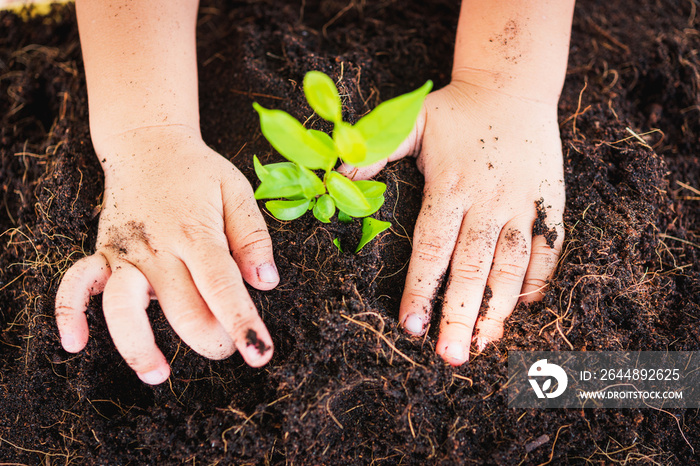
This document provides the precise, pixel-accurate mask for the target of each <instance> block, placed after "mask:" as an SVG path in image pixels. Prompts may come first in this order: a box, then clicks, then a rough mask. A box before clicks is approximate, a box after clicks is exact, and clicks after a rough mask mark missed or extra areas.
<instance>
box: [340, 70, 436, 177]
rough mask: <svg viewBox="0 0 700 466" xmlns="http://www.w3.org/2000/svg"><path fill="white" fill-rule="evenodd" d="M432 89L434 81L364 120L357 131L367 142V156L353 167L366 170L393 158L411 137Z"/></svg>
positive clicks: (389, 102)
mask: <svg viewBox="0 0 700 466" xmlns="http://www.w3.org/2000/svg"><path fill="white" fill-rule="evenodd" d="M432 87H433V83H432V81H428V82H426V83H425V84H424V85H423V86H422V87H420V88H418V89H416V90H415V91H413V92H409V93H408V94H404V95H400V96H398V97H395V98H393V99H391V100H387V101H386V102H383V103H381V104H379V105H378V106H377V108H375V109H374V110H372V111H371V112H369V113H368V114H367V115H365V116H364V117H362V118H361V119H360V121H358V122H357V124H356V125H355V128H357V129H358V130H359V132H360V133H361V134H362V136H363V137H364V139H365V143H366V145H367V156H366V158H365V160H363V161H361V162H355V163H354V164H353V165H355V166H356V167H365V166H367V165H372V164H373V163H375V162H378V161H380V160H382V159H385V158H387V157H389V156H390V155H391V154H392V153H393V152H394V151H395V150H396V149H397V148H398V147H399V145H401V143H402V142H403V141H404V140H405V139H406V138H407V137H408V135H409V134H411V130H413V127H414V125H415V124H416V118H418V114H419V113H420V111H421V108H422V107H423V100H424V99H425V96H426V95H428V92H430V90H431V89H432Z"/></svg>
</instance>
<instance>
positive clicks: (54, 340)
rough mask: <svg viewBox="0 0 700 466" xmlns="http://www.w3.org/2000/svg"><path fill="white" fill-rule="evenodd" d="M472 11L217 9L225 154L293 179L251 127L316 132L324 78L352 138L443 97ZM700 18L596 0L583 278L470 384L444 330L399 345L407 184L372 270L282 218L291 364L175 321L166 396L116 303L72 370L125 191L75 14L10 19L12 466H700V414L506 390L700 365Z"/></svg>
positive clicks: (206, 57)
mask: <svg viewBox="0 0 700 466" xmlns="http://www.w3.org/2000/svg"><path fill="white" fill-rule="evenodd" d="M234 3H235V5H234ZM457 4H458V2H452V1H449V2H448V1H431V2H409V3H407V2H392V1H389V2H351V3H349V4H348V3H347V2H338V1H334V0H324V1H320V2H319V1H312V0H306V1H290V2H288V1H279V0H262V1H252V0H250V1H247V2H246V1H243V2H223V1H220V2H215V1H214V2H203V5H202V6H201V8H200V18H199V23H198V28H199V42H198V44H199V63H200V79H201V86H200V87H201V91H200V93H201V106H202V108H201V112H202V129H203V132H204V137H205V139H206V141H207V142H208V143H209V144H210V145H211V146H212V147H213V148H214V149H216V150H217V151H219V152H220V153H221V154H223V155H224V156H225V157H227V158H229V159H230V160H232V161H233V162H234V163H235V164H236V165H237V166H238V167H239V168H240V169H241V170H242V171H243V172H244V173H245V175H246V176H247V177H248V178H249V179H250V180H251V181H253V182H255V178H254V173H253V170H252V162H251V161H252V156H253V154H258V155H259V156H260V158H261V160H262V161H263V163H265V162H269V161H273V160H275V161H276V160H278V159H277V157H278V156H276V155H274V154H273V152H272V150H271V148H270V147H269V145H268V144H267V143H266V142H265V140H264V139H263V138H262V137H261V135H260V133H259V129H258V119H257V116H256V115H255V112H254V111H253V110H252V107H251V104H252V102H253V101H254V100H255V101H258V102H260V103H261V104H263V105H265V106H268V107H277V108H282V109H285V110H287V111H289V112H291V113H292V114H293V115H295V116H297V117H299V118H303V119H304V120H305V119H306V118H308V117H309V116H310V115H311V114H312V112H311V111H310V109H309V108H308V107H307V106H306V105H305V104H304V101H303V96H302V92H301V90H300V83H301V80H302V78H303V75H304V73H305V72H306V71H309V70H312V69H316V70H322V71H325V72H327V73H329V74H330V75H331V76H332V77H333V78H334V79H337V78H339V77H341V76H342V78H343V79H342V81H341V83H342V84H343V86H344V88H343V89H342V92H341V93H342V94H343V95H344V96H346V97H345V98H344V99H345V100H344V113H345V116H346V118H348V119H350V120H354V119H357V118H358V117H359V116H361V115H362V114H364V113H365V112H367V111H368V110H369V109H370V108H372V107H374V106H375V105H376V104H377V103H378V102H380V101H383V100H386V99H388V98H390V97H392V96H395V95H398V94H399V93H403V92H406V91H409V90H411V89H414V88H416V87H418V86H419V85H421V84H422V83H423V82H425V81H426V80H427V79H432V80H434V81H435V83H436V87H437V88H439V87H440V86H442V85H444V84H446V83H447V82H448V80H449V74H450V68H451V54H452V46H453V41H454V33H455V27H456V19H457V13H458V11H457V9H458V6H457ZM697 10H698V5H697V2H695V1H685V2H672V1H665V0H641V1H640V2H636V3H635V4H634V6H633V7H632V8H630V4H629V2H623V1H622V0H606V1H593V0H581V1H580V2H578V5H577V7H576V19H575V24H574V30H573V38H572V44H571V54H570V62H569V71H568V77H567V82H566V86H565V88H564V93H563V97H562V99H561V103H560V114H559V115H560V123H561V132H562V142H563V148H564V156H565V172H566V183H567V205H566V207H567V210H566V214H565V230H566V242H565V244H564V250H563V254H562V260H561V263H560V265H559V268H558V271H557V274H556V276H555V277H554V279H553V280H552V286H551V287H550V288H549V290H548V291H547V295H546V298H545V299H544V301H542V302H541V303H538V304H535V305H532V306H529V307H520V308H518V309H517V310H516V311H515V312H514V314H513V315H512V317H511V318H510V319H509V320H508V322H507V325H506V332H505V337H504V338H503V339H502V340H501V341H500V342H498V343H497V344H495V345H489V346H488V347H487V348H486V350H485V351H484V352H483V353H481V354H479V355H473V356H472V361H471V362H470V363H469V364H467V365H464V366H462V367H459V368H452V367H450V366H448V365H446V364H445V363H443V362H442V361H441V360H440V359H439V358H438V357H437V356H436V355H435V354H434V344H435V341H436V340H435V336H436V335H435V333H434V330H433V331H431V332H430V333H429V335H428V337H426V338H421V339H414V338H410V337H408V336H407V335H405V334H404V333H402V332H401V331H400V330H399V329H398V323H397V315H398V303H399V299H400V296H401V291H402V286H403V281H404V278H405V274H406V268H407V262H408V260H409V257H410V251H411V242H410V240H409V238H410V237H411V236H412V233H413V223H414V221H415V218H416V215H417V212H418V210H419V208H420V197H421V190H422V177H421V175H420V173H419V172H418V171H417V169H416V167H415V162H414V161H413V160H404V161H401V162H397V163H392V164H390V166H389V167H388V168H387V169H386V170H384V171H383V172H382V174H381V175H380V176H379V177H378V179H380V180H381V181H384V182H386V183H387V185H388V186H389V188H388V194H387V202H386V204H385V205H384V207H383V208H382V209H381V210H380V211H379V213H378V218H380V219H382V220H390V221H391V222H392V223H393V227H392V229H391V230H390V231H388V232H386V233H384V234H383V235H382V236H381V239H380V240H379V241H374V242H372V243H371V244H370V245H369V246H368V247H366V248H365V249H364V250H363V251H362V252H361V253H360V254H358V255H352V254H347V253H346V254H340V253H339V252H338V251H337V249H336V248H335V247H334V246H333V245H332V240H333V238H336V237H339V238H340V239H341V242H342V244H343V245H347V247H345V249H346V250H351V249H352V247H353V246H354V244H355V243H356V241H357V240H358V238H359V231H358V226H357V225H355V226H354V227H352V228H348V227H346V226H344V225H340V224H338V223H335V222H334V223H331V224H329V225H321V224H319V223H317V222H316V221H315V220H314V219H313V218H312V216H310V215H306V216H305V217H304V218H302V219H301V220H299V221H297V222H296V223H293V224H289V223H280V222H278V221H276V220H274V219H272V218H271V217H270V216H269V215H266V218H267V220H268V226H269V228H270V231H271V235H272V238H273V241H274V242H275V254H276V261H277V266H278V268H279V270H280V271H281V274H282V282H281V283H280V285H279V286H278V287H277V289H275V290H273V291H268V292H259V291H256V290H252V289H251V290H250V292H251V295H252V296H253V299H254V300H255V303H256V304H257V306H258V309H259V310H260V313H261V315H262V317H263V319H264V321H265V322H266V324H267V325H268V327H269V329H270V331H271V334H272V335H273V339H274V344H275V348H276V351H275V356H274V358H273V360H272V362H271V363H270V364H268V365H266V366H265V367H263V368H260V369H252V368H250V367H247V366H246V365H245V364H244V363H243V360H242V359H241V358H240V356H238V355H234V356H232V357H230V358H228V359H227V360H224V361H210V360H207V359H204V358H202V357H200V356H199V355H197V354H195V353H194V352H192V351H191V350H189V349H188V348H187V347H186V346H185V345H184V344H181V343H180V340H179V339H178V338H177V336H176V335H174V334H173V332H172V331H171V330H170V327H169V325H168V324H167V322H166V321H165V320H164V318H163V317H162V315H161V313H160V310H159V308H158V306H157V305H156V304H154V305H153V306H151V309H150V310H149V313H150V318H151V320H152V322H153V327H154V329H155V333H156V338H157V341H158V343H159V345H160V347H161V348H162V349H163V351H164V353H165V355H166V357H167V358H168V360H170V361H172V368H173V373H172V377H171V378H170V380H169V381H168V382H167V383H164V384H162V385H160V386H158V387H150V386H147V385H144V384H142V383H141V382H140V381H139V380H138V379H137V377H136V376H135V375H134V374H133V372H132V371H131V370H130V369H129V368H128V367H127V366H126V364H125V363H124V362H123V361H122V359H121V358H120V357H119V355H118V354H117V352H116V350H115V348H114V346H113V344H112V342H111V339H110V338H109V335H108V332H107V329H106V326H105V323H104V318H103V316H102V312H101V304H100V298H99V297H96V298H93V300H92V301H91V302H90V306H89V311H88V318H89V323H90V331H91V338H90V342H89V344H88V346H87V348H86V349H85V350H84V351H83V352H81V353H79V354H78V355H71V354H68V353H66V352H64V351H63V350H62V349H61V347H60V344H59V339H58V332H57V330H56V327H55V322H54V318H53V313H54V307H53V299H54V294H55V291H56V287H57V285H58V283H59V280H60V278H61V275H62V273H63V272H64V271H65V270H66V269H67V268H68V267H69V266H70V265H71V264H72V263H73V262H74V261H75V260H77V259H78V258H80V257H82V256H83V255H84V254H85V253H89V252H90V251H91V248H93V247H94V241H95V236H96V229H97V219H98V217H97V214H98V212H99V206H100V204H101V200H102V197H101V196H102V187H103V184H102V175H101V171H100V167H99V163H98V161H97V160H96V158H95V155H94V152H93V150H92V145H91V142H90V136H89V131H88V114H87V102H86V91H85V82H84V75H83V69H82V60H81V55H80V45H79V42H78V35H77V29H76V22H75V14H74V11H73V9H72V7H62V8H58V9H56V10H55V11H54V13H53V14H51V15H50V16H49V17H48V18H35V19H31V20H29V21H27V22H24V21H23V20H21V19H20V18H18V17H17V16H14V15H13V14H10V13H0V118H1V125H0V186H1V191H0V240H1V241H0V331H1V333H0V460H2V462H6V463H19V464H47V465H48V464H134V465H135V464H179V463H188V464H308V465H316V464H460V465H461V464H472V463H483V464H519V463H521V462H523V461H524V462H525V463H528V464H539V463H543V462H547V461H551V463H552V464H561V463H582V462H592V463H596V464H611V463H618V462H620V463H623V462H627V461H630V462H631V461H635V462H641V463H643V464H697V459H696V458H697V457H696V456H695V452H698V451H700V441H698V439H699V438H700V419H699V415H698V411H697V410H690V409H689V410H675V411H668V412H667V411H664V412H662V411H657V410H652V409H621V410H614V409H607V410H606V409H587V410H565V409H554V410H533V409H509V408H508V407H507V372H506V371H507V365H506V360H507V353H508V351H510V350H562V351H568V350H572V349H574V350H587V351H593V350H622V349H629V350H640V349H644V350H698V349H700V325H699V324H698V319H699V317H700V257H699V255H700V209H699V208H698V206H699V205H700V204H699V202H700V201H699V198H700V194H698V191H697V189H698V188H700V161H699V160H698V155H697V150H698V149H697V148H698V147H699V145H700V114H699V112H698V109H700V87H699V86H700V57H699V56H698V50H699V49H700V33H698V30H700V29H699V28H698V26H699V22H700V20H699V19H698V16H700V15H699V14H698V11H697ZM525 117H526V116H525ZM309 124H310V125H311V126H312V127H316V128H321V129H324V126H323V124H322V122H320V121H318V120H317V119H316V118H315V117H314V118H313V119H312V120H311V121H309ZM326 129H327V128H326ZM533 201H534V200H533ZM545 206H546V200H545ZM438 302H439V299H438ZM435 327H436V326H435V321H433V329H434V328H435Z"/></svg>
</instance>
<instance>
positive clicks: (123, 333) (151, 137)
mask: <svg viewBox="0 0 700 466" xmlns="http://www.w3.org/2000/svg"><path fill="white" fill-rule="evenodd" d="M98 156H99V157H100V159H101V160H102V163H103V168H104V171H105V197H104V203H103V210H102V213H101V217H100V225H99V234H98V239H97V250H96V252H95V254H94V255H92V256H89V257H86V258H84V259H82V260H80V261H78V262H77V263H76V264H75V265H74V266H73V267H72V268H71V269H70V270H69V271H68V272H67V273H66V275H65V277H64V278H63V281H62V282H61V285H60V286H59V289H58V293H57V296H56V320H57V323H58V328H59V331H60V334H61V341H62V344H63V347H64V348H65V349H66V350H67V351H70V352H78V351H80V350H82V349H83V348H84V347H85V345H86V343H87V340H88V326H87V320H86V318H85V309H86V306H87V301H88V299H89V296H90V295H94V294H97V293H100V292H102V291H103V290H104V296H103V299H102V302H103V308H104V313H105V320H106V321H107V326H108V328H109V332H110V334H111V336H112V339H113V340H114V344H115V345H116V347H117V350H118V351H119V352H120V354H121V355H122V356H123V357H124V359H125V360H126V362H127V363H128V364H129V366H131V368H132V369H133V370H134V371H136V373H137V374H138V376H139V377H140V378H141V379H142V380H143V381H144V382H146V383H149V384H159V383H161V382H163V381H164V380H166V379H167V378H168V376H169V373H170V368H169V366H168V363H167V361H166V360H165V357H164V356H163V354H162V353H161V352H160V350H159V349H158V347H157V346H156V344H155V341H154V338H153V333H152V331H151V328H150V324H149V321H148V317H147V315H146V311H145V309H146V307H147V306H148V303H149V300H150V299H151V298H153V297H157V299H158V301H159V303H160V305H161V307H162V309H163V312H164V313H165V316H166V317H167V319H168V321H169V322H170V324H171V325H172V327H173V329H174V330H175V332H177V334H178V335H179V336H180V337H181V338H182V339H183V341H184V342H185V343H187V344H188V345H189V346H190V347H191V348H192V349H194V350H195V351H197V352H198V353H200V354H202V355H204V356H206V357H208V358H212V359H222V358H226V357H227V356H229V355H231V354H232V353H233V352H234V351H235V350H236V349H238V350H239V351H240V352H241V355H242V356H243V358H244V359H245V361H246V362H247V363H248V364H250V365H251V366H261V365H263V364H265V363H267V362H268V361H269V360H270V358H271V356H272V340H271V339H270V335H269V333H268V331H267V329H266V328H265V325H264V324H263V322H262V320H261V319H260V317H259V316H258V314H257V312H256V309H255V306H254V305H253V302H252V301H251V299H250V297H249V295H248V292H247V291H246V288H245V286H244V284H243V280H245V281H246V282H248V283H249V284H250V285H252V286H253V287H255V288H258V289H261V290H268V289H271V288H274V287H275V286H276V285H277V283H278V281H279V277H278V274H277V269H276V267H275V264H274V260H273V256H272V244H271V241H270V237H269V235H268V232H267V228H266V226H265V222H264V220H263V218H262V215H261V213H260V210H259V209H258V206H257V204H256V202H255V199H254V198H253V191H252V189H251V187H250V184H249V183H248V181H247V180H246V179H245V177H243V175H242V174H241V173H240V172H239V171H238V170H237V169H236V168H235V167H234V166H233V165H231V163H229V162H228V161H227V160H226V159H224V158H223V157H221V156H220V155H219V154H217V153H216V152H214V151H213V150H211V149H210V148H208V147H207V146H206V145H205V144H204V142H202V140H201V139H200V137H199V133H198V132H196V131H194V130H190V129H187V128H184V127H182V126H166V127H155V128H146V129H142V130H138V131H133V132H128V133H126V134H123V135H121V136H118V137H114V138H112V139H110V140H109V141H108V143H106V144H101V153H99V154H98ZM232 256H233V257H232Z"/></svg>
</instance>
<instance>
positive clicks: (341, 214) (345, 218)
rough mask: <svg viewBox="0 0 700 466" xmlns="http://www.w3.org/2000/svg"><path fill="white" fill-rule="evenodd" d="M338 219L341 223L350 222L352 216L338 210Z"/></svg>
mask: <svg viewBox="0 0 700 466" xmlns="http://www.w3.org/2000/svg"><path fill="white" fill-rule="evenodd" d="M338 220H340V222H341V223H352V217H351V216H349V215H348V214H346V213H345V212H343V211H342V210H339V211H338Z"/></svg>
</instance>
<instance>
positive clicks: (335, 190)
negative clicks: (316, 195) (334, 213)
mask: <svg viewBox="0 0 700 466" xmlns="http://www.w3.org/2000/svg"><path fill="white" fill-rule="evenodd" d="M326 186H327V187H328V194H330V195H331V197H332V198H333V201H335V205H336V206H338V209H340V210H342V211H343V212H345V213H346V214H348V215H350V216H351V217H366V216H368V215H372V214H373V213H374V212H376V209H375V210H372V208H373V206H372V205H371V204H370V203H369V202H368V201H367V198H365V195H364V194H362V191H360V188H358V187H357V186H356V185H355V183H353V182H352V181H350V180H349V179H347V178H345V177H344V176H343V175H341V174H340V173H337V172H330V173H329V174H328V175H327V176H326Z"/></svg>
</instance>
